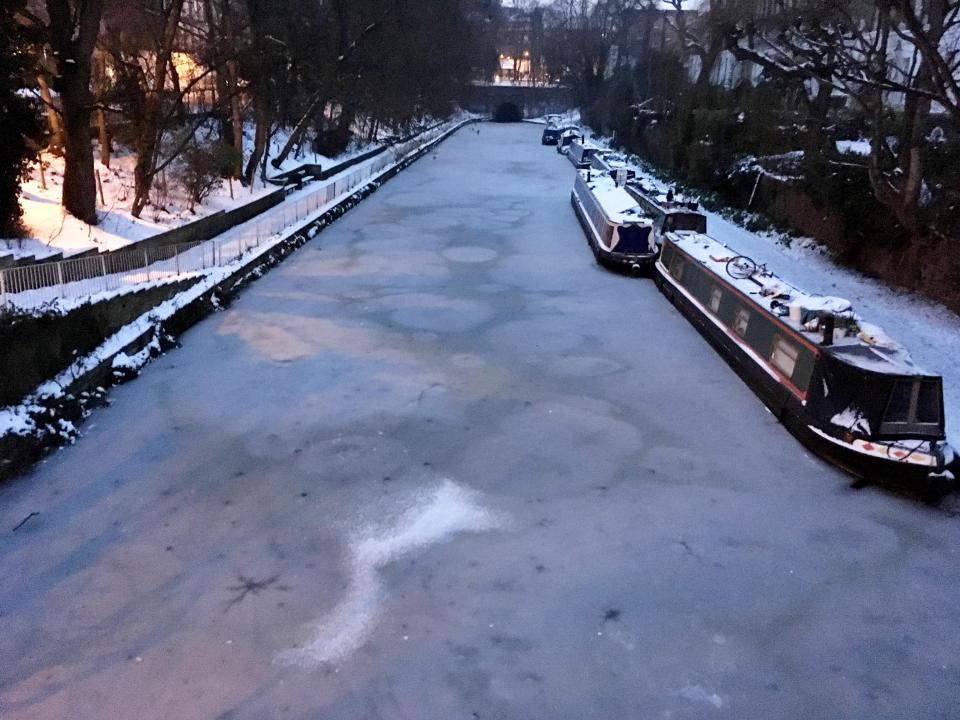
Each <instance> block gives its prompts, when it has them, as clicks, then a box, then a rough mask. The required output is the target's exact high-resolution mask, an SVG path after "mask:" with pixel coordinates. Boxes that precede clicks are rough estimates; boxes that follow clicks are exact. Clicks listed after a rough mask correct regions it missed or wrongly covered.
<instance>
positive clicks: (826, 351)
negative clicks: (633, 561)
mask: <svg viewBox="0 0 960 720" xmlns="http://www.w3.org/2000/svg"><path fill="white" fill-rule="evenodd" d="M654 277H655V280H656V282H657V284H658V286H659V287H660V289H661V291H662V292H663V293H664V295H666V296H667V297H668V298H669V299H670V300H671V301H672V302H673V303H674V304H675V305H676V306H677V307H678V308H679V309H680V310H681V311H682V312H683V313H684V314H685V315H686V316H687V317H688V318H689V319H690V320H691V322H692V323H693V325H694V326H695V327H697V329H698V330H699V331H700V332H701V333H702V334H703V335H704V336H705V337H706V338H707V339H708V340H709V341H710V342H711V343H712V344H713V345H714V346H715V347H716V348H717V349H718V350H719V351H720V353H721V354H722V355H723V356H724V357H725V359H726V360H727V361H728V363H729V364H730V365H731V366H732V367H733V368H734V370H736V371H737V372H738V374H739V375H740V376H741V377H742V378H744V380H745V381H746V382H747V383H748V384H749V385H750V386H751V387H752V388H753V389H754V391H755V392H756V393H757V395H758V396H759V397H760V398H761V399H762V400H763V402H764V403H765V404H766V405H767V407H769V408H770V410H771V411H772V412H773V413H774V414H775V415H776V416H777V417H778V418H779V419H780V421H781V422H782V423H783V424H784V425H785V426H786V427H787V428H788V429H789V430H790V431H791V432H792V433H793V434H794V435H795V436H796V437H797V438H798V439H800V440H801V441H802V442H803V443H804V444H805V445H807V446H808V447H810V448H811V449H812V450H813V451H815V452H816V453H817V454H819V455H821V456H822V457H824V458H825V459H827V460H829V461H831V462H833V463H835V464H837V465H839V466H841V467H843V468H844V469H846V470H847V471H848V472H850V473H852V474H854V475H856V476H858V477H860V478H862V479H863V480H865V481H867V482H877V483H882V484H887V485H895V486H898V487H899V488H901V489H906V490H909V491H911V492H913V493H916V494H918V495H921V496H929V497H935V496H939V495H941V494H943V493H944V492H946V491H948V490H952V489H954V477H953V473H952V469H953V467H954V464H955V458H954V453H953V450H952V448H951V447H950V446H949V445H948V444H947V443H946V442H945V432H944V417H943V382H942V379H941V378H940V377H938V376H935V375H930V374H928V373H925V372H924V371H922V370H921V369H920V368H918V367H917V366H916V365H915V364H914V362H913V360H912V359H911V358H910V355H909V354H908V353H907V351H906V350H905V349H904V348H902V347H901V346H899V345H898V344H897V343H895V342H894V341H893V340H891V339H890V338H889V337H887V336H886V335H885V334H884V333H883V332H882V331H881V330H880V329H879V328H876V327H874V326H872V325H868V324H867V323H865V322H863V321H862V320H861V319H860V318H859V317H858V316H857V315H856V313H854V311H853V309H852V307H851V306H850V303H849V302H847V301H846V300H842V299H840V298H828V297H822V296H815V295H809V294H806V293H804V292H802V291H800V290H798V289H797V288H795V287H793V286H791V285H789V284H788V283H786V282H785V281H783V280H781V279H779V278H778V277H776V276H775V275H773V274H772V273H770V272H768V271H767V270H766V269H765V268H764V267H763V266H759V267H758V266H757V265H756V263H754V262H753V261H752V260H750V259H749V258H746V257H743V256H740V255H738V254H737V253H736V252H734V251H733V250H731V249H730V248H729V247H727V246H726V245H723V244H722V243H719V242H717V241H716V240H714V239H712V238H710V237H709V236H707V235H703V234H689V233H667V234H666V235H665V236H664V240H663V243H662V246H661V252H660V256H659V258H658V260H657V262H656V270H655V274H654Z"/></svg>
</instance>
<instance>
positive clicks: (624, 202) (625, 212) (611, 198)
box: [577, 170, 653, 225]
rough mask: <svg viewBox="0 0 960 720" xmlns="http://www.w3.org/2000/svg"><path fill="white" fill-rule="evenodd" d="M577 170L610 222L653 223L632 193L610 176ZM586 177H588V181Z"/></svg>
mask: <svg viewBox="0 0 960 720" xmlns="http://www.w3.org/2000/svg"><path fill="white" fill-rule="evenodd" d="M577 172H578V173H579V174H580V177H581V178H583V181H584V183H585V184H586V186H587V188H589V190H590V192H591V193H593V196H594V197H595V198H596V199H597V202H598V203H600V207H601V208H603V212H604V214H605V215H606V216H607V218H609V219H610V221H611V222H615V223H620V224H623V223H648V224H650V225H653V220H652V219H651V218H650V216H648V215H647V213H646V212H645V211H644V209H643V208H642V207H640V206H639V205H638V204H637V201H636V199H635V198H634V197H633V195H631V194H630V193H628V192H627V191H626V190H625V189H624V188H622V187H617V183H616V181H615V180H614V179H613V178H612V177H610V176H609V175H605V174H603V173H589V172H588V171H586V170H578V171H577ZM587 177H590V180H589V181H588V180H587Z"/></svg>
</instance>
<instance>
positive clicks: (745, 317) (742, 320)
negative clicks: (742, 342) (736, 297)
mask: <svg viewBox="0 0 960 720" xmlns="http://www.w3.org/2000/svg"><path fill="white" fill-rule="evenodd" d="M749 325H750V311H749V310H747V309H746V308H740V309H738V310H737V314H736V316H734V318H733V331H734V332H735V333H736V334H737V335H739V336H740V337H745V336H746V334H747V327H748V326H749Z"/></svg>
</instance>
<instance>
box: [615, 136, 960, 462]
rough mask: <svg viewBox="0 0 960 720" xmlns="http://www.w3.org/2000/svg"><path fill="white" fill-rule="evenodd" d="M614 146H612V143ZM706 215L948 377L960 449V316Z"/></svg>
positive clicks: (721, 236)
mask: <svg viewBox="0 0 960 720" xmlns="http://www.w3.org/2000/svg"><path fill="white" fill-rule="evenodd" d="M608 144H609V143H608ZM634 167H635V169H636V172H637V175H638V177H640V178H641V179H642V180H644V181H645V182H647V183H649V184H652V185H655V186H656V187H658V188H660V189H662V190H663V191H666V189H667V188H668V187H669V184H668V183H666V182H664V181H663V180H661V179H660V178H659V177H657V176H656V175H654V174H653V172H652V171H651V170H650V168H649V167H646V166H642V165H635V166H634ZM704 212H706V214H707V218H708V219H707V227H708V234H709V235H711V236H713V237H714V238H716V239H717V240H719V241H720V242H722V243H725V244H727V245H729V246H730V247H731V248H733V249H734V250H736V251H737V252H739V253H741V254H743V255H748V256H750V257H751V258H753V259H754V260H756V261H757V262H759V263H766V264H767V265H768V266H769V267H770V269H771V270H773V271H774V272H776V273H777V274H779V275H781V276H783V277H784V278H785V279H786V280H788V281H790V282H793V283H796V284H797V285H798V286H799V287H801V288H803V289H804V290H806V291H808V292H815V293H821V294H824V295H839V296H841V297H844V298H846V299H848V300H850V301H851V302H852V303H853V307H854V309H855V310H856V312H857V313H858V314H859V315H861V316H862V317H863V318H864V320H866V321H868V322H872V323H876V324H877V325H880V326H882V327H884V328H885V329H886V330H887V331H888V332H889V333H890V335H891V336H892V337H894V338H895V339H897V340H898V341H899V342H900V343H901V344H903V345H904V346H905V347H906V348H907V349H908V350H909V351H910V354H911V355H912V356H913V357H914V359H915V360H916V361H917V363H918V364H919V365H920V366H921V367H923V368H924V369H925V370H928V371H930V372H934V373H938V374H940V375H942V376H943V394H944V415H945V417H946V422H947V438H948V440H949V441H950V443H951V444H952V445H953V446H954V447H960V317H958V316H957V314H956V313H954V312H952V311H951V310H949V309H947V308H946V307H944V306H943V305H940V304H939V303H935V302H932V301H930V300H927V299H926V298H923V297H921V296H919V295H917V294H915V293H910V292H906V291H902V290H898V289H896V288H892V287H890V286H889V285H886V284H884V283H882V282H878V281H876V280H872V279H870V278H867V277H864V276H863V275H860V274H858V273H856V272H854V271H852V270H850V269H848V268H845V267H841V266H839V265H837V264H836V263H835V262H833V260H832V259H831V257H830V256H829V254H827V252H826V251H825V250H824V248H822V247H821V246H819V245H818V244H817V243H816V242H814V241H813V240H811V239H810V238H790V237H787V236H784V235H780V234H777V233H755V232H751V231H749V230H746V229H745V228H743V227H741V226H739V225H737V224H735V223H733V222H731V221H730V220H728V219H726V218H725V217H723V216H722V215H720V214H718V213H716V212H710V211H704Z"/></svg>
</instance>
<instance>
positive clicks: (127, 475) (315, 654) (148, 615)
mask: <svg viewBox="0 0 960 720" xmlns="http://www.w3.org/2000/svg"><path fill="white" fill-rule="evenodd" d="M539 133H540V129H539V128H537V127H535V126H531V125H516V126H483V127H482V128H481V129H480V133H479V135H477V134H476V132H475V130H474V129H472V128H467V129H465V130H461V131H460V132H459V133H457V134H456V135H454V136H453V137H452V138H451V139H449V140H448V141H446V142H445V143H444V144H443V145H442V146H440V148H439V149H438V150H437V151H436V152H435V153H433V155H434V156H435V157H433V156H429V155H428V156H427V157H424V158H423V159H421V160H420V161H418V162H417V163H416V164H414V165H413V166H412V167H410V168H409V169H408V170H405V171H404V173H403V174H401V175H400V176H399V177H397V178H396V179H394V180H393V181H391V182H390V183H388V184H387V185H385V186H384V187H383V188H382V189H381V190H380V191H379V192H378V193H376V194H375V195H374V196H372V197H371V198H370V199H368V200H366V201H364V202H363V203H362V204H361V205H360V206H358V207H357V208H356V209H354V210H352V211H351V212H350V213H349V214H348V215H346V216H345V217H344V218H343V219H341V220H339V221H338V222H337V223H335V224H334V225H333V226H331V227H330V228H329V229H328V230H326V231H325V232H324V233H322V234H321V235H319V236H317V238H316V239H314V240H313V241H311V242H310V243H309V244H307V245H306V246H305V247H304V248H303V249H302V250H300V251H298V252H297V253H296V254H295V255H294V256H293V257H291V258H290V259H288V260H287V261H286V262H285V263H284V264H283V265H281V266H279V267H278V268H276V269H274V270H273V271H271V272H270V273H269V274H268V275H267V276H265V277H264V278H263V279H261V280H260V281H258V282H257V283H255V284H254V285H253V286H251V287H250V288H248V289H247V290H246V291H245V292H244V294H243V295H242V296H241V297H240V298H239V300H238V301H237V302H236V303H235V304H234V305H233V306H232V307H231V308H229V309H228V310H226V311H225V312H223V313H220V314H217V315H214V316H212V317H210V318H208V319H207V320H205V321H204V322H202V323H201V324H199V325H198V326H196V327H195V328H194V329H192V330H191V331H190V332H188V333H187V334H186V336H185V337H184V338H183V347H182V348H181V349H178V350H176V351H174V352H171V353H170V354H168V355H167V356H165V357H163V358H161V359H160V360H158V361H156V362H155V363H153V364H152V365H150V366H148V367H147V368H146V370H145V371H144V373H143V376H142V377H141V378H139V379H138V380H136V381H134V382H133V383H130V384H128V385H126V386H123V387H121V388H119V389H117V390H116V391H114V392H113V393H112V398H113V400H114V402H113V404H112V406H111V407H109V408H106V409H103V410H100V411H97V412H96V413H95V414H94V415H93V417H92V418H91V419H90V420H89V421H88V424H87V425H86V427H85V430H84V435H85V436H84V437H83V438H81V440H80V441H79V442H78V443H77V444H76V445H75V446H73V447H70V448H67V449H65V450H63V451H62V452H59V453H57V454H56V455H54V456H53V457H51V458H50V459H49V460H48V461H47V462H46V463H44V464H43V465H42V466H40V467H39V468H38V469H37V471H36V472H35V473H34V474H33V475H32V476H30V477H26V478H23V479H21V480H18V481H16V482H13V483H8V484H7V485H5V486H3V487H0V577H2V578H3V582H2V583H0V717H2V718H3V719H4V720H25V719H27V718H30V719H31V720H47V719H52V718H71V720H74V719H75V720H86V719H87V718H90V719H96V720H111V719H113V718H117V719H122V720H128V719H129V718H137V719H138V720H151V719H153V718H156V719H158V720H159V719H163V720H168V719H169V718H177V719H178V720H193V719H195V718H196V719H199V718H204V719H209V720H215V719H217V718H221V719H223V718H230V719H231V720H271V719H273V718H293V719H295V720H307V719H308V718H310V719H312V718H324V720H339V719H342V720H358V719H366V718H413V719H420V718H423V719H424V720H433V719H434V718H444V719H446V718H468V719H469V718H498V719H502V720H513V719H517V720H520V719H521V718H522V719H523V720H538V719H543V720H548V719H549V720H556V719H557V718H571V719H575V720H584V719H586V718H597V719H598V720H599V719H602V720H610V719H612V718H628V717H629V718H633V717H642V718H659V717H671V718H709V717H715V718H736V719H737V720H744V719H746V718H758V719H761V718H762V719H763V720H775V719H779V718H784V719H786V718H797V717H803V718H805V719H814V718H823V719H825V720H826V719H827V718H829V719H831V720H832V719H835V718H845V719H853V718H864V719H866V718H870V719H871V720H875V719H877V718H904V717H910V718H940V717H956V716H958V715H960V691H958V688H960V663H958V660H957V658H958V657H960V634H958V633H957V632H956V628H957V627H960V563H958V562H957V558H958V551H957V548H958V547H960V522H958V520H957V519H956V518H952V517H950V516H949V514H948V513H946V512H944V511H942V510H932V509H929V508H926V507H923V506H919V505H916V504H914V503H911V502H909V501H906V500H903V499H900V498H897V497H893V496H891V495H888V494H886V493H884V492H881V491H877V490H870V489H868V490H862V491H856V490H852V489H850V487H849V484H850V480H849V478H848V477H846V476H845V475H843V474H842V473H840V472H838V471H836V470H834V469H832V468H830V467H829V466H826V465H825V464H823V463H822V462H820V461H819V460H817V459H816V458H814V457H811V456H810V455H809V454H808V453H807V452H806V451H805V450H804V449H803V448H802V447H800V446H799V445H798V444H797V442H796V441H795V440H794V439H793V438H792V437H791V436H790V435H789V434H787V433H786V431H785V430H783V428H781V427H780V426H779V425H778V424H777V423H776V422H775V420H774V419H773V417H772V416H771V415H770V414H769V413H767V412H766V410H765V409H764V408H763V407H762V406H761V404H760V403H759V402H758V401H757V400H756V399H755V397H754V396H753V394H752V393H751V392H750V391H749V390H748V389H747V387H746V386H745V385H744V384H743V383H742V382H740V380H739V379H738V378H737V377H736V376H735V375H734V374H733V373H732V372H731V371H730V370H729V369H728V368H727V366H726V365H725V364H724V362H723V361H722V360H721V359H720V357H719V356H718V355H716V353H714V351H713V350H712V349H711V348H710V347H709V346H708V345H707V344H706V343H705V342H704V341H703V340H702V339H701V338H700V336H699V335H698V334H697V333H696V332H695V330H694V329H693V328H692V327H691V326H690V325H689V324H688V323H687V322H686V321H685V320H684V319H683V318H682V317H681V316H680V315H678V314H677V313H676V312H675V311H674V310H673V309H672V307H671V306H670V305H669V304H668V303H667V302H666V301H665V300H664V299H663V298H662V297H661V296H660V294H659V293H658V292H657V291H656V289H655V288H654V286H653V284H652V283H650V282H649V281H645V280H631V279H629V278H624V277H619V276H615V275H611V274H609V273H607V272H605V271H603V270H601V269H600V268H598V267H597V266H596V265H595V264H594V263H593V259H592V257H591V256H590V253H589V250H588V248H587V245H586V242H585V241H584V238H583V234H582V232H581V229H580V227H579V225H578V224H577V221H576V219H575V217H574V216H573V214H572V211H571V208H570V204H569V190H570V186H571V184H572V180H573V170H572V168H571V166H570V164H569V163H568V162H567V161H566V160H565V159H563V158H561V157H559V156H557V155H556V154H555V153H553V152H552V150H550V149H547V148H542V147H541V146H540V145H539ZM787 274H788V275H789V273H787ZM802 279H803V278H798V280H801V281H802ZM838 289H839V288H838ZM842 292H843V291H842V290H841V291H840V293H841V294H842ZM851 299H853V300H856V298H851ZM877 319H878V320H879V321H880V322H881V323H882V322H884V318H882V317H881V318H877ZM887 324H888V326H889V327H888V329H889V330H890V331H891V332H892V333H894V334H898V330H899V328H898V327H897V326H896V325H891V324H890V323H887ZM31 513H38V514H36V515H33V516H31V515H30V514H31ZM15 527H17V529H16V530H14V529H13V528H15Z"/></svg>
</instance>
